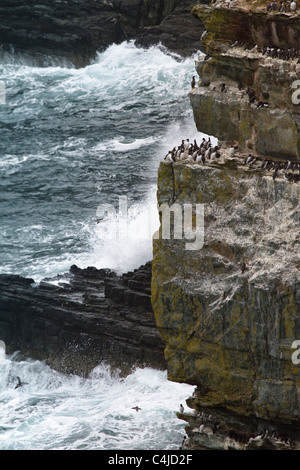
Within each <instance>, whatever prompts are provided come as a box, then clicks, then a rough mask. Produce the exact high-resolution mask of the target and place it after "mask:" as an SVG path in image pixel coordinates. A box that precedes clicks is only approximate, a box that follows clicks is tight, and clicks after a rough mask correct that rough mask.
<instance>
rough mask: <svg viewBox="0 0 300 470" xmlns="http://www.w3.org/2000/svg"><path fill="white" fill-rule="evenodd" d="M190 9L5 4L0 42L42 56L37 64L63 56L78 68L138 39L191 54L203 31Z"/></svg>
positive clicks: (81, 0) (184, 5)
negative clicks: (112, 47) (47, 57)
mask: <svg viewBox="0 0 300 470" xmlns="http://www.w3.org/2000/svg"><path fill="white" fill-rule="evenodd" d="M177 7H179V9H178V8H177ZM191 8H192V2H191V0H162V1H160V0H151V1H146V0H142V1H140V0H120V1H114V0H113V1H111V2H109V1H107V0H96V1H95V0H72V1H63V0H43V1H38V2H33V1H32V0H22V1H21V0H3V1H2V2H1V5H0V44H1V45H2V46H4V47H10V46H12V47H13V48H14V49H15V50H16V51H21V52H26V53H29V54H30V55H31V56H32V55H34V56H35V57H36V58H37V59H38V58H39V57H40V60H41V62H42V61H43V60H44V58H43V55H44V54H46V55H50V56H53V57H60V58H61V57H63V58H67V59H68V60H70V61H72V62H73V63H74V64H75V65H76V66H78V67H81V66H84V65H86V64H87V63H89V61H90V60H91V59H93V58H94V57H95V54H96V52H97V51H100V52H101V51H102V50H104V49H105V48H106V47H108V46H109V45H110V44H112V43H116V44H119V43H121V42H122V41H125V40H130V39H134V38H136V37H139V41H138V43H139V44H142V45H151V44H157V43H158V42H159V41H160V42H161V43H162V44H163V45H165V46H166V47H169V48H170V50H173V51H174V52H179V53H183V54H188V55H190V54H192V53H193V52H196V51H197V49H198V48H199V46H200V36H201V33H202V32H203V25H202V23H201V22H200V21H199V20H197V19H196V18H195V17H193V16H192V15H191ZM163 20H165V23H164V24H163V25H162V26H160V27H159V28H158V29H156V27H158V25H160V24H161V23H162V21H163ZM179 39H180V40H179Z"/></svg>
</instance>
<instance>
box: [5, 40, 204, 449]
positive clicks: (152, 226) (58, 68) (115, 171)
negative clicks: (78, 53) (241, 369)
mask: <svg viewBox="0 0 300 470" xmlns="http://www.w3.org/2000/svg"><path fill="white" fill-rule="evenodd" d="M194 59H195V57H190V58H187V59H182V58H180V57H178V56H176V55H172V54H169V53H168V51H166V50H164V49H163V48H161V47H157V46H155V47H152V48H150V49H147V50H145V49H142V48H137V47H135V45H134V44H133V43H132V42H128V43H123V44H121V45H112V46H111V47H109V48H108V49H107V50H106V51H105V52H103V53H101V54H98V56H97V58H96V60H95V61H93V63H91V64H90V65H89V66H87V67H85V68H82V69H75V68H74V67H72V66H71V65H70V64H62V63H53V62H52V63H51V62H50V61H48V62H47V60H46V59H45V64H44V66H42V67H41V66H38V65H37V64H36V63H35V60H34V58H24V57H20V56H18V57H16V56H15V55H14V54H13V53H10V54H8V53H1V64H0V79H1V80H2V82H4V84H5V89H6V104H1V105H0V125H1V140H0V219H1V224H0V227H1V230H0V272H1V273H13V274H20V275H22V276H26V277H32V278H34V279H35V281H37V282H38V281H40V280H41V279H42V278H45V277H51V276H55V275H57V274H63V273H64V272H67V271H68V270H69V268H70V266H71V265H72V264H77V265H78V266H79V267H81V268H84V267H87V266H96V267H98V268H102V267H105V268H112V269H115V270H117V271H118V272H125V271H128V270H131V269H134V268H137V267H139V266H140V265H141V264H142V263H144V262H146V261H149V260H150V259H151V258H152V240H151V235H152V234H153V232H154V231H155V230H156V229H157V227H158V217H157V213H156V210H155V206H156V177H157V168H158V164H159V161H160V160H161V159H162V158H163V157H164V156H165V154H166V153H167V151H168V150H170V149H172V148H173V147H174V146H177V145H179V144H180V143H181V140H182V139H186V138H189V139H190V140H191V139H192V140H193V139H194V138H196V139H197V140H198V141H199V140H201V138H202V135H201V134H199V133H198V132H197V130H196V128H195V125H194V121H193V117H192V110H191V107H190V104H189V99H188V92H189V90H190V81H191V77H192V75H193V74H194V73H195V72H194ZM120 197H122V198H123V201H124V200H126V204H127V210H128V217H127V218H126V221H127V222H126V224H127V225H126V230H127V231H126V234H125V236H124V233H122V234H120V233H119V232H118V224H117V223H116V221H117V216H118V214H119V210H120V208H119V203H120ZM99 207H100V208H103V207H109V208H110V210H108V211H107V212H106V214H105V218H104V220H103V221H102V222H99V223H96V220H97V218H99ZM112 208H114V209H115V211H114V210H112ZM102 212H103V211H102ZM102 212H101V211H100V213H102ZM116 227H117V228H116ZM0 333H1V332H0ZM0 339H1V334H0ZM16 376H22V380H25V381H27V382H28V383H29V384H28V385H26V386H24V387H22V388H18V389H14V386H15V384H16ZM0 378H1V381H0V405H1V416H0V449H25V448H28V449H42V448H44V449H81V448H82V449H93V448H95V449H118V448H119V449H122V448H124V449H168V448H178V447H179V445H180V443H181V440H182V436H183V434H184V431H183V429H184V425H183V424H182V422H180V421H179V420H178V418H177V417H176V411H177V410H178V406H179V403H180V402H182V401H183V400H184V398H186V397H188V396H189V395H190V393H191V392H192V388H191V387H190V386H187V385H180V384H174V383H170V382H169V381H168V380H167V376H166V373H163V372H159V371H154V370H151V369H144V370H139V369H138V370H136V371H135V372H133V373H132V374H131V375H130V376H128V377H127V378H126V379H122V378H121V377H119V376H118V375H116V374H115V375H114V374H112V373H111V372H110V370H109V367H108V366H105V365H103V364H99V366H98V367H97V368H96V369H95V370H94V371H93V373H92V374H91V376H90V377H88V378H87V379H82V378H79V377H75V376H74V377H73V376H71V377H65V376H62V375H60V374H58V373H57V372H54V371H52V370H51V369H49V368H48V367H46V366H45V365H44V364H42V363H39V362H31V361H17V360H16V358H15V357H7V356H5V355H2V357H1V362H0ZM136 404H138V405H139V406H140V407H141V408H142V410H141V411H140V412H138V413H137V412H136V411H134V410H132V409H131V406H135V405H136Z"/></svg>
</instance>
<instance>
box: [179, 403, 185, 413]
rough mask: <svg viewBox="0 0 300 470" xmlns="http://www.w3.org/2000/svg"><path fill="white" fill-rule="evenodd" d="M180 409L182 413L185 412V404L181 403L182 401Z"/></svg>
mask: <svg viewBox="0 0 300 470" xmlns="http://www.w3.org/2000/svg"><path fill="white" fill-rule="evenodd" d="M179 410H180V413H183V412H184V406H183V405H182V404H181V403H180V407H179Z"/></svg>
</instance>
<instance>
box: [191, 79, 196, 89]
mask: <svg viewBox="0 0 300 470" xmlns="http://www.w3.org/2000/svg"><path fill="white" fill-rule="evenodd" d="M191 86H192V88H195V86H196V79H195V76H193V78H192V82H191Z"/></svg>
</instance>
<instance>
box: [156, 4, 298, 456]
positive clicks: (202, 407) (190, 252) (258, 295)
mask: <svg viewBox="0 0 300 470" xmlns="http://www.w3.org/2000/svg"><path fill="white" fill-rule="evenodd" d="M230 3H231V7H230V9H229V8H228V2H222V1H217V2H216V3H214V4H212V5H211V6H203V5H198V6H196V7H195V8H194V14H196V15H198V16H199V18H201V20H202V21H203V23H204V25H205V27H206V31H207V33H206V35H205V43H206V46H207V53H208V55H207V56H206V57H200V58H199V60H198V61H197V62H196V70H197V72H198V75H199V82H198V86H196V87H195V88H193V89H192V90H191V92H190V101H191V105H192V108H193V112H194V119H195V123H196V126H197V129H198V130H199V131H200V132H204V133H207V134H209V135H213V136H215V137H216V138H218V140H219V145H220V157H219V158H217V159H214V160H212V159H210V160H206V162H205V163H195V162H191V161H188V160H184V161H177V162H173V163H167V162H166V161H163V162H162V163H161V164H160V166H159V171H158V190H157V199H158V205H159V208H160V211H161V212H160V213H161V226H160V230H159V233H157V234H155V236H154V240H153V268H152V269H153V272H152V305H153V309H154V314H155V317H156V322H157V326H158V329H159V332H160V334H161V337H162V340H163V341H164V343H165V344H166V347H165V357H166V360H167V364H168V374H169V379H170V380H173V381H177V382H185V383H189V384H194V385H195V386H196V389H195V392H194V394H193V396H191V397H187V400H186V402H187V405H188V408H190V410H188V409H186V411H185V412H183V413H178V417H179V418H180V419H183V420H185V421H186V422H187V426H186V432H187V434H188V439H187V440H186V441H185V445H184V446H185V448H189V449H299V448H300V415H299V398H300V365H299V364H297V363H295V361H293V360H292V353H293V351H294V350H293V348H292V345H293V343H294V341H295V340H299V339H300V296H299V291H300V277H299V270H300V259H299V243H300V238H299V233H300V232H299V229H300V218H299V200H300V183H299V173H300V172H299V165H298V163H297V162H299V143H298V140H299V108H298V107H297V105H296V104H294V103H293V102H292V99H291V93H292V88H291V84H292V81H293V80H294V79H295V77H296V76H297V75H296V74H297V72H298V71H299V70H300V68H299V67H300V66H299V64H298V63H297V61H298V59H297V57H298V56H297V55H296V56H295V57H293V58H290V57H289V58H286V59H282V58H277V57H269V56H268V57H267V56H266V53H265V50H263V48H264V47H270V48H271V47H272V48H273V46H274V42H275V46H276V47H277V49H280V48H282V49H284V48H287V47H289V48H292V47H293V48H295V50H296V51H298V50H299V47H298V45H297V44H296V43H294V42H293V43H292V44H290V42H289V38H290V37H291V36H292V37H295V38H296V36H297V34H296V26H295V25H296V24H298V20H297V21H296V18H298V14H297V13H291V12H287V13H285V14H283V13H277V12H271V13H270V12H268V11H267V10H266V7H265V5H264V6H263V7H257V9H256V10H255V9H253V5H252V3H253V2H246V1H244V2H243V1H236V2H234V1H233V2H230ZM258 3H260V2H258ZM250 7H251V8H250ZM266 23H267V24H268V25H269V26H268V28H270V31H273V32H274V31H275V32H276V31H277V34H275V32H274V34H273V35H272V36H270V35H269V34H263V33H262V31H263V29H264V28H263V25H265V24H266ZM245 24H246V25H247V28H246V27H245ZM259 32H261V34H259ZM279 32H280V34H279ZM245 35H246V36H247V37H246V38H244V36H245ZM275 38H276V41H275ZM241 40H242V41H243V42H242V44H238V45H236V44H235V45H233V44H234V43H235V41H241ZM295 40H296V39H295ZM246 41H248V42H249V44H250V45H249V44H248V43H247V42H246ZM267 41H269V43H267ZM255 46H256V47H255ZM249 48H250V49H251V50H252V52H251V51H250V49H249ZM253 48H254V50H253ZM284 77H285V81H284ZM223 83H224V86H223V88H222V87H221V85H222V84H223ZM248 88H251V90H252V91H253V93H254V99H253V100H251V99H250V97H249V94H248ZM224 89H225V91H224ZM263 94H264V95H263ZM260 102H264V103H266V106H264V107H262V106H258V105H259V103H260ZM175 144H180V143H177V142H176V143H175V142H174V145H175ZM249 154H250V158H249ZM289 159H290V160H289ZM290 168H291V169H290ZM186 205H193V206H194V208H195V211H196V208H197V207H203V208H204V220H203V221H200V222H201V223H199V224H198V225H199V227H200V226H204V232H203V233H204V240H203V246H202V247H200V248H199V249H191V248H190V249H187V247H188V242H190V240H188V239H184V230H183V237H180V236H178V230H177V229H178V227H177V229H176V228H175V224H174V227H173V228H174V230H173V233H172V230H171V231H170V237H165V236H163V229H164V227H163V210H162V208H164V207H168V208H172V207H173V208H175V207H177V208H178V207H181V208H184V207H185V206H186ZM195 214H196V215H195ZM199 214H201V211H199ZM198 217H199V216H198ZM196 218H197V212H195V213H194V216H193V217H191V225H192V226H193V228H194V233H196V228H197V220H196ZM174 221H175V222H176V220H175V215H174ZM202 222H203V223H202ZM189 228H190V229H191V227H189ZM176 230H177V232H176ZM176 233H177V238H176V236H175V234H176ZM189 233H190V232H189ZM181 235H182V234H181Z"/></svg>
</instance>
